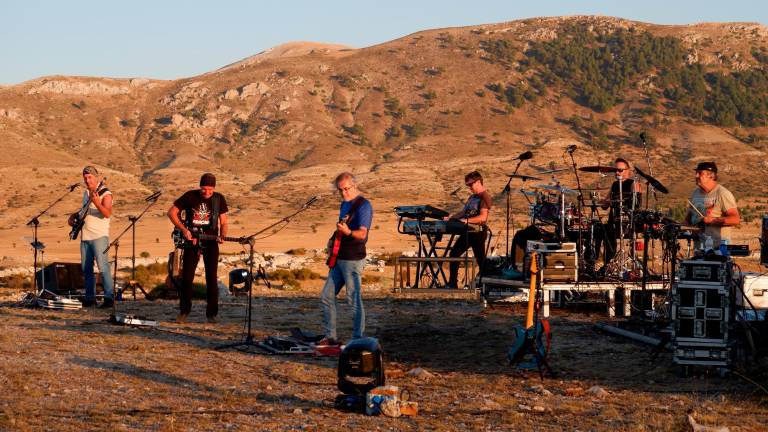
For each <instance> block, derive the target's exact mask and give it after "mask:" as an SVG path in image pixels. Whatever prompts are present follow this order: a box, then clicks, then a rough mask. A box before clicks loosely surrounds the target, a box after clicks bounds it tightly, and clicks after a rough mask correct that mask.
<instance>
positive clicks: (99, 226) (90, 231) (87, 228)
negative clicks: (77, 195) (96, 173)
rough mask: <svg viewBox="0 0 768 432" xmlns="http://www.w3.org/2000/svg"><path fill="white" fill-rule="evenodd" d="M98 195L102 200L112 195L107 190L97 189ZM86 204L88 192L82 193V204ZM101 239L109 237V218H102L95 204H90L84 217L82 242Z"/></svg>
mask: <svg viewBox="0 0 768 432" xmlns="http://www.w3.org/2000/svg"><path fill="white" fill-rule="evenodd" d="M99 195H100V196H101V197H102V198H104V197H105V196H107V195H112V192H110V191H109V189H107V188H101V189H99ZM86 202H88V191H87V190H86V191H83V204H82V205H85V203H86ZM101 237H109V218H108V217H104V215H102V214H101V212H100V211H99V209H97V208H96V204H94V203H91V205H89V206H88V213H86V215H85V224H84V225H83V235H82V237H81V239H82V240H96V239H98V238H101Z"/></svg>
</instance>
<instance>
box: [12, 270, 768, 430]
mask: <svg viewBox="0 0 768 432" xmlns="http://www.w3.org/2000/svg"><path fill="white" fill-rule="evenodd" d="M320 283H321V281H314V284H310V285H311V286H310V285H308V286H305V287H304V288H302V289H301V290H298V291H283V290H279V289H266V288H263V287H262V288H259V289H258V292H257V293H256V296H255V298H254V305H253V316H254V319H253V333H254V335H255V338H256V339H261V338H264V337H266V336H268V335H275V334H288V332H289V330H290V328H291V327H296V326H298V327H301V328H304V329H308V330H314V331H318V330H320V311H319V306H318V300H317V296H318V290H319V284H320ZM2 294H3V297H2V299H3V301H2V303H1V306H0V322H1V323H2V331H0V358H2V362H0V386H1V387H2V388H4V389H5V391H3V392H0V430H22V431H24V430H61V431H75V430H77V431H79V430H90V429H99V430H100V429H110V430H163V431H171V430H217V431H218V430H340V429H345V430H536V431H540V430H558V431H559V430H584V431H586V430H691V423H690V421H691V420H693V421H695V422H697V423H698V424H702V425H709V426H725V427H728V428H729V430H731V431H747V430H750V431H751V430H755V431H756V430H764V427H765V424H766V421H768V407H767V406H766V402H765V401H766V395H768V393H767V392H766V379H765V374H764V368H765V366H766V365H765V364H764V363H759V364H753V365H752V366H751V367H742V366H740V367H739V368H738V369H737V370H736V372H734V373H733V374H732V375H731V376H729V377H726V378H721V377H719V376H718V375H717V374H700V375H696V376H693V377H688V378H682V377H680V376H679V374H678V370H677V369H676V368H675V367H674V366H673V364H672V359H671V355H670V354H668V353H663V354H661V355H660V356H659V357H658V358H656V359H655V360H653V359H652V357H651V350H650V349H649V348H648V347H647V346H644V345H640V344H637V343H634V342H631V341H628V340H625V339H619V338H616V337H612V336H608V335H606V334H603V333H600V332H598V331H596V330H595V329H594V324H595V323H596V322H602V321H607V318H606V317H605V316H604V315H603V313H602V308H600V309H595V310H593V311H590V310H588V309H587V310H583V311H572V310H558V309H555V310H554V316H553V318H552V319H551V322H552V328H553V335H554V338H553V345H552V352H551V356H550V362H551V365H552V367H553V369H554V370H555V371H556V373H557V376H556V377H554V378H545V379H544V380H543V381H542V380H541V379H539V376H538V374H537V373H535V372H520V371H517V370H515V369H514V368H512V367H510V366H509V365H508V364H507V361H506V358H505V353H506V351H507V349H508V347H509V346H510V343H511V341H512V339H513V333H512V327H513V326H514V324H516V323H519V322H521V321H522V318H523V315H524V313H525V312H524V306H523V305H506V306H499V305H497V306H495V307H492V308H489V309H482V307H481V306H480V303H479V302H478V301H477V300H476V299H474V298H473V297H471V295H470V294H468V293H467V294H465V295H456V296H453V297H452V298H449V297H430V296H424V295H419V296H415V295H402V294H400V295H393V294H390V293H389V292H388V290H386V291H385V290H381V289H376V288H368V289H366V291H365V299H366V300H365V306H366V313H367V330H366V333H367V334H368V335H371V336H375V337H378V338H379V339H380V341H381V344H382V346H383V348H384V351H385V358H386V360H385V361H386V371H387V383H388V384H393V385H397V386H400V387H404V388H407V389H408V390H409V391H410V393H411V395H412V400H415V401H417V402H418V403H419V408H420V412H419V414H418V416H416V417H412V418H408V417H401V418H386V417H367V416H365V415H364V414H356V413H348V412H342V411H338V410H336V409H334V408H333V399H334V397H335V396H336V395H337V394H338V393H339V391H338V390H337V389H336V366H337V365H336V360H335V359H334V358H322V357H319V358H316V357H299V356H293V357H289V356H270V355H265V354H263V353H259V352H256V351H253V350H249V349H244V350H238V349H229V350H221V351H219V350H216V349H215V348H216V347H217V346H219V345H221V344H223V343H227V342H233V341H238V340H240V339H241V338H242V335H243V332H244V322H245V321H244V318H245V312H246V308H245V299H244V298H242V297H238V298H235V299H233V300H231V301H228V302H225V303H223V304H222V305H221V314H220V318H221V320H220V322H219V323H218V324H208V323H205V319H204V314H203V313H204V304H203V303H200V302H195V304H194V306H193V314H192V315H191V319H190V322H188V323H185V324H176V323H174V322H173V318H174V317H175V314H176V312H177V305H176V303H175V302H174V301H171V300H158V301H154V302H149V301H146V300H139V301H126V302H121V303H120V306H119V307H120V310H121V311H122V312H125V313H133V314H139V315H143V316H146V317H147V318H151V319H154V320H158V321H159V326H158V327H157V328H154V329H138V328H131V327H123V326H116V325H112V324H110V323H109V322H108V320H107V317H108V315H109V314H108V313H107V312H102V311H100V310H96V309H88V310H82V311H72V312H56V311H47V310H40V309H36V310H33V309H24V308H18V307H14V301H15V299H17V298H18V296H19V294H20V292H19V291H16V290H10V289H4V290H2ZM341 304H342V306H341V310H340V314H339V317H340V318H339V319H340V330H339V332H340V336H341V337H344V336H347V337H348V336H349V334H350V332H351V328H350V327H351V322H350V321H351V320H350V310H349V308H348V307H347V306H346V304H344V303H341ZM415 368H422V369H423V370H424V371H425V372H422V373H421V374H417V375H410V374H409V373H408V372H409V371H412V370H413V369H415ZM761 368H763V370H762V371H761ZM689 416H690V419H691V420H689Z"/></svg>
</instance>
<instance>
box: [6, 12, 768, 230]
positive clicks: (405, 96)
mask: <svg viewBox="0 0 768 432" xmlns="http://www.w3.org/2000/svg"><path fill="white" fill-rule="evenodd" d="M767 69H768V28H766V27H765V26H761V25H759V24H749V23H720V24H698V25H690V26H659V25H653V24H646V23H640V22H633V21H627V20H622V19H617V18H605V17H589V16H581V17H568V18H536V19H527V20H521V21H514V22H507V23H501V24H493V25H485V26H475V27H464V28H449V29H438V30H428V31H423V32H419V33H415V34H412V35H408V36H405V37H403V38H401V39H397V40H394V41H391V42H387V43H384V44H381V45H376V46H372V47H368V48H363V49H349V48H346V47H342V46H331V45H322V44H318V43H292V44H287V45H284V46H280V47H275V48H273V49H271V50H269V51H266V52H264V53H261V54H258V55H256V56H253V57H250V58H248V59H244V60H243V61H240V62H237V63H234V64H232V65H229V66H226V67H222V68H221V69H219V70H216V71H213V72H210V73H206V74H204V75H201V76H197V77H191V78H187V79H180V80H175V81H159V80H152V79H145V78H134V79H106V78H89V77H64V76H52V77H44V78H39V79H35V80H31V81H28V82H25V83H21V84H18V85H15V86H9V87H4V88H0V170H2V172H3V173H4V178H5V179H6V191H7V192H6V193H5V194H2V196H0V204H1V205H3V206H4V207H5V208H9V209H18V210H19V211H20V213H21V215H22V216H23V215H25V214H26V213H30V215H31V214H32V210H25V209H31V208H32V207H35V206H33V205H32V204H35V203H37V202H38V200H42V201H46V200H48V199H51V198H53V197H55V196H57V195H58V193H59V192H58V190H59V189H60V188H61V187H62V186H63V185H66V184H71V183H73V182H76V181H77V180H78V173H79V169H80V167H81V166H82V165H84V164H85V163H94V164H96V165H97V166H100V167H103V169H104V171H105V172H106V173H107V175H108V176H109V177H110V181H111V184H112V185H113V188H116V189H119V190H121V192H122V198H123V199H125V200H126V201H125V202H128V203H133V204H137V205H138V204H139V203H140V202H141V201H140V198H141V197H142V196H144V194H146V193H148V192H149V191H150V190H151V189H154V188H158V187H161V188H163V189H164V190H166V191H168V192H169V196H171V195H174V194H175V193H176V192H178V191H180V190H182V189H186V188H187V187H189V186H194V185H195V184H196V180H197V178H198V177H199V174H200V173H201V172H202V171H206V170H210V171H214V172H217V173H219V175H220V178H221V184H222V185H224V187H226V188H227V189H226V190H227V191H228V192H229V194H230V195H232V196H236V197H237V198H236V199H235V202H234V204H235V206H236V207H238V208H241V209H248V208H257V207H258V208H260V209H262V210H263V209H265V208H267V207H280V206H282V205H283V204H290V205H293V204H294V203H296V202H300V201H301V200H302V199H303V198H305V197H307V196H309V195H311V194H315V193H319V192H329V190H330V189H329V185H328V182H329V181H330V179H332V177H333V175H334V174H335V173H336V172H338V171H340V170H342V169H352V170H353V171H355V172H357V173H359V174H360V177H361V179H362V180H363V183H364V186H365V190H366V192H367V194H368V195H371V196H374V197H376V198H377V199H378V200H379V201H378V202H379V203H380V205H381V206H383V207H384V206H387V205H390V204H397V203H413V202H432V203H437V204H442V205H447V204H448V203H450V197H449V192H450V191H452V190H453V189H455V188H456V187H457V186H459V185H461V183H460V182H461V179H462V178H461V175H462V174H463V173H464V172H467V171H469V170H471V169H475V168H479V169H481V171H483V172H484V173H485V175H486V176H487V177H488V179H489V180H488V183H489V186H490V187H491V188H492V190H493V191H495V192H498V191H499V190H501V188H502V187H503V185H504V183H505V181H506V177H505V174H507V173H509V172H511V170H512V169H513V168H514V164H515V163H514V162H512V161H511V158H512V157H514V156H516V155H517V154H519V153H520V152H522V151H525V150H531V151H533V152H534V154H535V157H534V159H532V160H531V161H530V164H531V166H530V167H524V169H523V170H522V172H526V173H528V174H535V173H536V172H537V168H538V170H540V169H544V168H546V167H549V166H554V165H556V166H562V165H564V164H566V163H570V161H569V160H566V159H565V158H564V157H563V149H564V148H565V147H566V146H567V145H569V144H574V143H577V145H578V147H579V149H578V150H577V152H576V154H575V156H576V162H577V163H578V164H580V165H591V164H596V163H609V162H610V160H612V158H614V157H615V156H616V155H619V154H621V155H623V156H625V157H627V158H629V159H630V160H632V161H634V162H636V163H637V164H638V165H639V166H642V167H643V168H646V167H647V162H646V156H645V153H644V149H643V147H642V145H640V142H639V140H638V138H637V137H638V136H639V134H640V133H641V132H644V133H645V135H646V136H647V137H648V145H649V150H650V154H649V160H650V161H651V165H652V169H653V172H654V174H655V175H657V177H659V178H660V179H661V180H662V182H664V183H666V184H669V185H670V187H671V189H672V191H673V194H672V196H671V197H663V199H662V201H661V204H663V205H667V206H674V205H677V201H675V200H676V199H678V198H679V197H680V196H682V194H684V193H687V191H688V190H689V189H690V185H691V183H690V174H691V173H690V169H691V168H692V167H693V166H694V164H695V162H696V161H697V160H702V159H717V160H718V162H719V163H720V164H721V166H722V167H723V172H724V182H726V183H728V184H729V186H730V187H732V189H734V190H735V191H736V192H737V195H740V196H741V197H743V198H750V199H751V198H754V197H758V196H761V195H764V192H766V186H765V185H764V182H762V180H761V179H759V178H755V176H754V175H753V173H754V172H761V171H763V170H764V168H765V162H764V161H765V150H766V148H768V129H766V112H767V111H768V96H767V95H768V78H767V76H768V75H767V72H766V70H767ZM545 180H550V179H549V178H548V177H547V178H545ZM558 180H561V181H563V182H564V183H566V184H568V185H569V186H573V185H574V184H575V179H574V178H573V176H572V175H571V174H564V175H561V177H560V178H558ZM581 180H582V182H585V183H586V184H588V185H592V186H594V183H595V181H596V180H598V179H596V178H594V177H591V176H590V175H584V176H582V179H581ZM57 188H59V189H57ZM329 201H330V200H329ZM515 201H522V200H521V199H520V198H518V197H516V199H515ZM326 205H327V206H328V208H330V207H332V206H333V203H332V202H328V203H327V204H326ZM517 205H518V207H522V203H518V204H517ZM9 214H10V213H6V214H5V216H0V224H2V225H4V226H5V227H13V226H19V223H20V222H21V220H20V219H23V217H22V218H15V219H13V220H11V219H10V217H9V216H8V215H9Z"/></svg>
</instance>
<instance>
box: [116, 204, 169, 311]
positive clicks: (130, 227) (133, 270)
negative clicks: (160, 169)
mask: <svg viewBox="0 0 768 432" xmlns="http://www.w3.org/2000/svg"><path fill="white" fill-rule="evenodd" d="M159 197H160V195H159V194H158V195H154V194H153V195H151V196H150V197H149V198H147V199H148V200H149V204H147V206H146V207H144V210H142V212H141V213H139V215H138V216H129V217H128V220H129V221H130V222H131V223H130V224H128V226H127V227H126V228H125V229H124V230H123V232H121V233H120V234H118V235H117V237H115V239H114V240H112V243H110V244H109V245H108V246H107V248H106V249H104V252H102V253H105V254H106V253H107V252H109V249H110V248H111V247H112V246H114V247H115V270H114V271H113V272H112V289H113V293H112V295H113V296H114V298H113V300H114V301H113V302H112V315H111V316H110V318H109V320H110V322H113V323H117V322H118V320H117V296H118V289H117V258H118V253H117V251H118V248H119V247H120V238H121V237H122V236H123V235H124V234H125V233H127V232H128V230H131V231H132V237H133V244H132V248H133V252H132V254H131V280H130V281H128V285H129V286H130V287H131V288H133V299H134V300H136V287H138V288H139V290H141V292H142V293H143V294H144V297H145V298H148V297H149V294H147V292H146V291H144V287H142V286H141V285H139V284H138V283H136V281H135V280H134V278H135V277H136V222H138V221H139V219H141V217H142V216H144V213H146V212H147V210H149V209H150V207H152V206H153V205H155V203H157V199H158V198H159ZM126 289H128V286H126V287H124V288H123V289H122V291H120V292H119V294H120V296H122V295H123V293H124V292H125V290H126Z"/></svg>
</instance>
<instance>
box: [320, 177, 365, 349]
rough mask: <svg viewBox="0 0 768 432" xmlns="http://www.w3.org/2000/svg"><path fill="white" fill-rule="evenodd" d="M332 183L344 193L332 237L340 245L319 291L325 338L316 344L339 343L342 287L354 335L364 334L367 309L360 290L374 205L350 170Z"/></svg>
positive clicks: (355, 337) (332, 246) (332, 247)
mask: <svg viewBox="0 0 768 432" xmlns="http://www.w3.org/2000/svg"><path fill="white" fill-rule="evenodd" d="M333 184H334V185H335V187H336V190H337V191H338V192H339V195H340V196H341V207H340V209H339V217H338V219H337V220H338V222H337V223H336V234H335V235H334V237H333V238H332V239H340V243H339V244H338V247H337V248H334V245H333V242H331V244H329V254H330V253H332V251H331V249H337V255H336V256H335V257H334V258H335V259H334V260H329V263H328V265H329V266H331V268H330V270H329V271H328V278H327V279H326V280H325V285H324V286H323V290H322V292H321V294H320V305H321V308H322V310H323V328H324V331H325V338H324V339H323V340H321V341H320V342H318V343H317V345H327V346H331V345H338V344H339V342H338V340H337V338H336V296H337V295H338V294H339V291H341V289H342V288H343V287H345V286H346V287H347V303H349V304H350V305H351V306H352V314H353V322H352V338H353V339H357V338H361V337H363V332H364V331H365V310H364V309H363V297H362V293H361V286H362V276H363V267H364V266H365V256H366V250H365V244H366V242H367V241H368V231H369V230H370V229H371V222H372V220H373V207H372V206H371V203H370V201H368V200H367V199H365V198H364V197H363V196H362V195H361V194H360V191H359V190H358V189H357V183H356V181H355V177H354V176H353V175H352V174H351V173H348V172H343V173H341V174H339V175H338V176H336V179H335V180H334V182H333Z"/></svg>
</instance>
